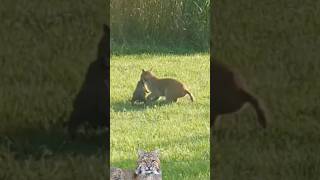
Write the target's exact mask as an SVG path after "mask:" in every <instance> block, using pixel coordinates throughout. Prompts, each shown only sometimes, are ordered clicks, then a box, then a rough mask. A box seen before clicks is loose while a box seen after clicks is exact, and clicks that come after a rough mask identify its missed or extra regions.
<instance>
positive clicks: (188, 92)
mask: <svg viewBox="0 0 320 180" xmlns="http://www.w3.org/2000/svg"><path fill="white" fill-rule="evenodd" d="M185 91H186V93H187V94H188V95H189V97H190V100H191V101H192V102H193V101H194V96H193V95H192V93H191V92H190V91H188V90H187V89H186V90H185Z"/></svg>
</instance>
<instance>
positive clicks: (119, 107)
mask: <svg viewBox="0 0 320 180" xmlns="http://www.w3.org/2000/svg"><path fill="white" fill-rule="evenodd" d="M171 104H173V103H168V102H165V101H164V100H158V101H155V102H150V103H147V104H144V103H137V104H133V105H132V104H131V102H130V101H116V102H113V103H111V104H110V107H111V109H112V110H113V111H115V112H132V111H144V110H146V109H148V108H157V107H160V106H168V105H171Z"/></svg>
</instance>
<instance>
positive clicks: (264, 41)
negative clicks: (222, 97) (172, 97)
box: [211, 0, 320, 180]
mask: <svg viewBox="0 0 320 180" xmlns="http://www.w3.org/2000/svg"><path fill="white" fill-rule="evenodd" d="M214 3H215V5H214V9H213V10H212V13H213V14H214V23H212V27H211V30H212V32H211V33H212V36H213V45H214V52H215V57H216V58H217V59H219V60H220V61H224V62H225V63H227V64H230V65H232V66H234V67H235V68H237V69H238V70H239V71H240V72H241V73H242V74H243V76H244V77H245V78H246V80H247V84H248V85H249V87H251V89H252V91H253V92H255V93H256V94H257V95H259V96H260V97H261V99H263V100H264V101H265V103H266V105H267V107H268V109H269V111H270V116H271V122H270V123H269V127H268V128H267V129H266V130H261V129H260V128H258V127H257V126H256V122H255V121H256V117H255V115H254V112H253V110H252V108H248V109H246V110H245V111H244V112H242V113H240V114H239V115H232V116H229V117H223V118H222V119H221V126H218V127H217V128H216V134H215V136H214V138H215V143H214V144H213V148H214V152H213V154H212V155H214V156H215V161H214V165H215V166H214V172H215V173H214V178H215V179H223V180H229V179H231V180H232V179H245V180H248V179H261V180H273V179H288V180H291V179H299V180H300V179H319V176H320V156H319V151H320V145H319V143H318V142H319V137H320V131H319V129H320V123H319V122H320V121H319V119H320V114H319V108H320V98H319V88H320V82H319V76H320V71H319V67H320V63H319V60H318V59H319V55H320V54H319V50H318V49H317V48H315V47H319V44H320V41H319V38H318V32H319V25H318V14H319V13H318V12H319V6H318V5H316V4H317V3H316V1H313V0H308V1H305V2H303V3H301V1H298V0H292V1H291V0H283V1H277V2H276V1H274V2H273V3H271V2H269V1H268V2H264V1H259V2H258V1H253V0H240V1H236V2H235V1H232V0H226V1H214ZM225 22H227V23H225ZM213 98H214V97H213ZM217 124H219V123H217Z"/></svg>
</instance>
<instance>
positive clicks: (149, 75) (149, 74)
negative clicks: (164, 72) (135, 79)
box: [140, 68, 155, 82]
mask: <svg viewBox="0 0 320 180" xmlns="http://www.w3.org/2000/svg"><path fill="white" fill-rule="evenodd" d="M151 71H152V68H151V69H150V70H148V71H146V70H144V69H142V73H141V75H140V80H142V81H143V82H146V81H148V80H150V79H152V78H155V75H154V74H153V73H152V72H151Z"/></svg>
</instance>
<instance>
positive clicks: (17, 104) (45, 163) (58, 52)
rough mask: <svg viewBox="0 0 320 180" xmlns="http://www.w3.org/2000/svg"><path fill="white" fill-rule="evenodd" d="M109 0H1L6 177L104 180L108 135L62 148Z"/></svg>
mask: <svg viewBox="0 0 320 180" xmlns="http://www.w3.org/2000/svg"><path fill="white" fill-rule="evenodd" d="M106 14H107V12H106V1H104V0H101V1H100V0H97V1H94V2H90V3H88V2H85V1H81V2H79V1H63V0H58V1H45V2H44V1H41V0H34V1H20V0H14V1H9V0H4V1H1V7H0V17H1V19H2V23H1V24H0V39H1V44H0V49H1V51H0V64H1V65H0V84H1V88H0V123H1V126H0V179H10V180H11V179H12V180H15V179H17V180H18V179H57V180H58V179H59V180H63V179H66V180H67V179H79V180H80V179H83V180H87V179H105V177H106V167H107V165H106V148H105V138H106V136H105V134H101V135H97V136H92V137H87V138H85V139H79V140H76V141H74V142H70V143H67V144H63V142H64V140H65V138H66V133H65V132H64V131H63V129H62V127H61V124H62V123H63V122H64V121H67V119H68V116H69V114H70V112H71V110H72V101H73V100H74V98H75V96H76V94H77V92H78V91H79V89H80V87H81V84H82V82H83V80H84V77H85V73H86V70H87V68H88V66H89V64H90V63H91V62H92V61H93V60H94V59H95V56H96V50H97V49H96V48H97V47H96V46H97V43H98V40H99V38H100V36H101V33H102V23H105V22H106Z"/></svg>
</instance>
